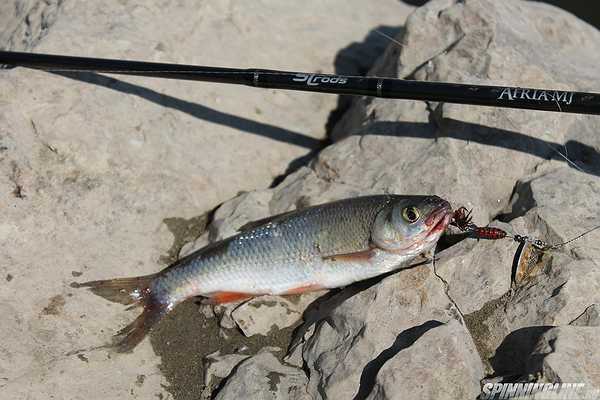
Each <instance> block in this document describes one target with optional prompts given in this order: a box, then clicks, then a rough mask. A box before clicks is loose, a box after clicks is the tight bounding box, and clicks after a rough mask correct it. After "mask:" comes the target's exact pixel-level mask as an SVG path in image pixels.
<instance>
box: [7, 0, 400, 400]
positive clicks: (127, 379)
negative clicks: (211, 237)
mask: <svg viewBox="0 0 600 400" xmlns="http://www.w3.org/2000/svg"><path fill="white" fill-rule="evenodd" d="M0 3H1V4H0V48H3V49H7V48H10V49H13V50H21V51H36V52H41V53H54V54H68V55H80V56H91V57H107V58H126V59H139V60H148V61H164V62H176V63H188V64H200V65H213V66H230V67H241V68H244V67H258V68H261V67H262V68H276V69H290V70H306V71H316V70H321V71H324V72H333V71H334V70H335V69H336V68H338V67H339V65H337V64H338V63H339V62H342V63H345V64H346V66H347V67H349V66H353V65H355V63H354V62H353V61H352V58H351V57H350V58H348V57H342V56H343V55H344V54H345V55H348V56H350V55H353V54H356V51H361V54H363V55H364V59H363V60H362V61H361V63H365V62H366V63H367V64H370V62H369V59H370V60H371V61H372V60H373V58H374V57H375V56H374V55H373V51H375V52H376V51H378V49H379V50H380V49H381V46H382V44H385V43H386V39H385V38H382V37H379V36H377V35H376V36H377V37H379V39H378V40H376V43H377V45H376V46H375V47H371V45H370V44H369V45H366V44H365V43H364V39H365V38H366V37H373V35H372V32H371V31H372V30H373V29H374V28H376V27H379V28H382V29H383V30H386V31H389V29H390V28H391V27H393V26H396V25H401V24H402V23H403V21H404V17H405V15H406V13H407V12H408V11H409V10H410V9H411V7H407V6H405V5H404V4H403V3H401V2H398V1H396V0H386V1H385V2H382V3H380V4H379V5H378V6H377V7H364V4H363V3H362V2H358V1H357V2H355V3H349V2H347V1H334V2H331V3H327V4H326V5H323V4H322V2H316V1H312V2H310V1H309V2H302V3H293V4H292V3H285V4H284V3H280V2H276V1H271V0H264V1H263V0H261V1H258V2H236V1H223V2H198V1H194V0H183V1H158V0H152V1H118V0H99V1H93V2H78V1H62V0H8V1H3V2H0ZM357 7H360V10H361V12H359V13H356V11H355V10H356V9H357ZM333 20H334V21H335V23H332V21H333ZM317 28H318V29H317ZM350 46H353V47H352V48H350ZM356 47H358V49H356ZM366 47H369V49H370V50H368V51H365V48H366ZM361 49H362V50H361ZM340 57H341V58H343V60H341V59H338V58H340ZM336 106H337V104H336V97H335V96H326V95H320V94H315V93H313V94H308V93H294V92H284V91H271V90H264V91H263V90H259V89H254V88H249V87H240V86H228V85H222V84H210V83H206V84H205V83H198V82H196V83H193V82H177V81H174V80H165V79H151V78H132V77H123V76H120V77H119V76H111V77H108V76H101V75H93V74H88V75H85V74H81V75H70V76H69V77H67V76H63V75H57V74H49V73H44V72H41V71H33V70H26V69H21V68H15V69H10V70H1V71H0V208H1V210H2V217H1V218H0V252H1V253H2V255H3V258H2V259H3V262H2V263H0V273H1V274H2V283H1V284H0V304H1V306H0V308H1V309H2V312H3V315H4V317H5V320H4V321H3V323H2V324H1V326H0V335H1V336H2V337H4V338H5V340H3V342H2V343H1V344H0V353H1V354H2V357H0V377H1V378H2V379H0V386H1V390H2V395H3V397H6V398H50V397H55V398H69V399H78V398H84V397H85V398H88V399H95V398H99V399H107V398H124V397H127V396H139V397H140V398H154V397H156V396H158V397H165V398H167V397H168V396H169V394H168V392H167V390H166V389H165V387H169V382H167V380H166V379H165V377H163V375H162V374H161V371H160V368H159V364H160V358H159V357H157V356H156V355H155V353H154V351H153V349H152V346H151V344H150V342H149V341H145V342H144V343H142V344H141V345H140V346H139V347H137V348H136V349H135V351H134V352H133V353H132V354H127V355H123V356H118V357H110V358H109V355H108V353H107V352H106V350H103V349H100V350H93V349H92V348H94V347H97V346H100V345H104V344H106V343H107V342H109V341H110V340H111V336H112V335H113V334H114V333H115V332H116V331H117V330H118V329H120V328H122V327H123V326H125V325H126V324H127V323H129V322H131V320H132V319H133V318H134V317H135V314H136V313H137V311H131V312H126V311H124V310H123V307H121V306H120V305H114V304H109V303H107V302H106V301H104V300H103V299H100V298H98V297H96V296H93V295H92V294H91V293H89V292H87V291H84V290H74V289H72V288H71V287H70V286H69V284H70V283H71V282H72V281H78V282H81V281H86V280H94V279H107V278H112V277H124V276H136V275H144V274H148V273H153V272H156V271H159V270H161V269H162V268H164V267H165V266H166V265H165V264H166V263H167V262H169V261H172V259H173V258H176V256H177V255H178V253H179V252H180V250H181V246H182V245H183V246H185V244H186V243H182V241H181V238H180V237H175V236H174V233H173V231H171V230H170V227H168V226H167V225H166V224H165V223H163V221H165V220H169V221H175V222H177V221H179V222H180V223H181V224H184V225H186V224H188V223H189V222H190V220H193V218H195V217H197V216H200V215H203V214H204V213H206V212H208V211H210V210H212V209H214V208H215V207H216V206H217V205H219V204H220V203H222V202H223V201H225V200H227V199H230V198H231V197H233V196H234V195H236V194H237V193H239V192H241V191H248V190H254V189H263V188H267V187H269V186H270V185H271V183H272V182H273V179H274V178H275V177H277V176H279V175H281V174H284V173H285V172H286V170H287V168H288V165H289V164H290V163H292V162H293V161H294V160H296V159H298V158H300V157H304V156H306V155H307V154H308V153H309V152H311V151H313V150H315V149H317V148H319V147H320V146H321V144H322V142H321V140H322V139H324V138H325V134H326V128H325V126H326V123H327V120H328V117H329V114H330V112H331V111H332V110H333V109H335V108H336ZM294 165H297V164H294ZM250 217H254V215H250ZM175 231H177V230H176V229H175ZM192 239H193V238H190V239H189V240H192ZM189 250H190V248H189V246H186V247H185V248H184V251H189ZM75 275H76V276H75ZM5 278H6V279H5ZM44 310H47V311H49V312H46V311H44ZM216 334H217V333H216V332H215V335H216ZM82 349H83V350H82ZM79 350H81V351H79ZM138 375H144V376H145V378H144V379H143V380H140V381H143V382H142V383H141V384H140V385H137V384H136V382H137V379H138ZM73 382H76V384H73ZM182 390H185V389H182Z"/></svg>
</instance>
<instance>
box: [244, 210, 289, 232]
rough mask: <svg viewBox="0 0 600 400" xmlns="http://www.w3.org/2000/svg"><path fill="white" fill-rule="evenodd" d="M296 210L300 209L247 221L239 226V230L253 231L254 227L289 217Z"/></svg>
mask: <svg viewBox="0 0 600 400" xmlns="http://www.w3.org/2000/svg"><path fill="white" fill-rule="evenodd" d="M296 212H298V210H294V211H287V212H284V213H281V214H276V215H271V216H270V217H266V218H262V219H257V220H256V221H250V222H247V223H245V224H244V225H242V226H240V227H239V228H238V232H247V231H251V230H252V229H255V228H258V227H259V226H263V225H267V224H268V223H276V222H277V221H279V220H281V219H282V218H284V217H287V216H288V215H291V214H294V213H296Z"/></svg>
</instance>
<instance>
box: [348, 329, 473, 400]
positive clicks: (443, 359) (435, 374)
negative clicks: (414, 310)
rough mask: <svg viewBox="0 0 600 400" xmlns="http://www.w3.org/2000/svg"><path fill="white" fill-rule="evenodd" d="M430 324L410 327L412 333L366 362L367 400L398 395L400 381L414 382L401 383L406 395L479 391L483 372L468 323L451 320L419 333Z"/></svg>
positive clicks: (420, 396) (432, 396)
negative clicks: (465, 325) (368, 391)
mask: <svg viewBox="0 0 600 400" xmlns="http://www.w3.org/2000/svg"><path fill="white" fill-rule="evenodd" d="M430 326H431V325H430ZM427 327H428V326H427V325H426V324H423V325H420V326H416V327H413V328H410V329H409V330H408V331H410V334H408V335H404V333H406V332H407V331H404V332H403V333H401V334H400V335H398V337H397V338H396V341H394V343H393V345H392V346H391V347H390V348H388V349H386V350H387V351H386V350H384V351H383V352H382V353H380V354H379V355H378V356H377V358H375V359H374V360H373V361H372V363H369V364H367V366H366V367H365V369H364V370H363V375H362V376H361V378H362V377H364V378H365V379H364V380H362V379H361V386H360V388H359V398H360V394H361V389H363V388H365V389H364V391H363V393H366V392H367V389H368V388H369V386H370V385H372V384H373V383H374V386H373V388H372V389H371V392H370V394H369V396H368V397H367V398H369V399H392V398H398V397H399V388H398V384H399V382H414V383H415V384H410V385H403V387H402V390H401V393H402V394H401V397H402V398H413V399H424V398H429V399H467V398H476V397H477V396H478V395H479V394H480V393H481V390H480V386H479V379H478V377H481V376H482V370H481V367H480V362H481V361H480V359H479V356H478V354H477V352H476V351H475V349H474V346H473V342H472V340H471V338H470V336H469V335H468V333H467V331H466V330H465V327H464V326H463V325H462V324H461V323H460V322H458V321H457V320H455V319H453V320H450V321H449V322H448V323H446V324H443V325H440V326H438V327H436V328H434V329H430V330H427V331H426V332H424V333H423V332H419V329H423V328H427ZM420 334H422V336H420V337H419V335H420ZM411 336H412V337H411ZM414 339H417V340H416V341H415V342H414V344H412V345H410V346H409V347H406V348H403V349H402V350H400V352H398V353H397V354H395V355H394V356H393V357H391V358H390V355H392V354H393V353H394V352H395V351H396V350H397V349H398V348H402V347H404V346H405V345H406V344H408V343H407V342H409V343H410V342H411V340H414ZM432 349H435V350H433V351H432ZM388 358H390V359H389V361H387V360H388ZM386 361H387V362H386ZM372 374H376V377H374V376H373V375H372ZM373 379H374V382H373ZM417 382H422V384H416V383H417ZM363 383H364V385H363Z"/></svg>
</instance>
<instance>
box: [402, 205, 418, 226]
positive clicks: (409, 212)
mask: <svg viewBox="0 0 600 400" xmlns="http://www.w3.org/2000/svg"><path fill="white" fill-rule="evenodd" d="M420 216H421V214H420V212H419V209H418V208H417V207H415V206H408V207H405V208H404V209H403V210H402V218H404V220H405V221H406V222H408V223H409V224H413V223H415V222H417V220H418V219H419V217H420Z"/></svg>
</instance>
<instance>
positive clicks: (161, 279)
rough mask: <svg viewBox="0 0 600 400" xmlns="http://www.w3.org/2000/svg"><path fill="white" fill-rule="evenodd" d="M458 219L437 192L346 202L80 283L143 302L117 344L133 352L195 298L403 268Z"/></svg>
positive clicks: (331, 283) (299, 288)
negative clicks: (145, 271)
mask: <svg viewBox="0 0 600 400" xmlns="http://www.w3.org/2000/svg"><path fill="white" fill-rule="evenodd" d="M451 218H452V209H451V207H450V204H449V203H448V202H447V201H446V200H443V199H441V198H439V197H437V196H400V195H376V196H365V197H357V198H351V199H346V200H339V201H335V202H332V203H327V204H322V205H318V206H314V207H309V208H306V209H303V210H300V211H293V212H289V213H285V214H281V215H277V216H274V217H270V218H267V219H264V220H261V221H257V222H255V223H251V224H248V225H246V226H244V227H242V228H241V229H240V233H238V234H237V235H234V236H232V237H229V238H227V239H224V240H222V241H219V242H216V243H213V244H210V245H208V246H206V247H204V248H202V249H200V250H198V251H196V252H194V253H192V254H190V255H189V256H187V257H185V258H183V259H181V260H179V261H177V262H176V263H174V264H172V265H171V266H169V267H167V268H165V269H164V270H162V271H160V272H158V273H156V274H152V275H147V276H141V277H135V278H117V279H110V280H101V281H92V282H86V283H82V284H80V285H79V286H83V287H89V288H90V290H92V291H93V292H94V293H95V294H97V295H99V296H102V297H104V298H106V299H108V300H110V301H114V302H118V303H121V304H127V305H139V306H142V307H143V312H142V314H141V315H140V316H139V317H138V318H137V319H136V320H135V321H133V322H132V323H131V324H130V325H128V326H126V327H125V328H124V329H122V330H121V331H120V332H119V333H118V334H117V338H116V340H115V343H114V345H115V347H116V350H117V351H130V350H131V349H133V348H134V347H135V346H136V345H137V344H138V343H139V342H140V341H142V339H143V338H144V336H145V335H146V333H148V331H149V330H150V329H151V328H152V326H153V325H155V324H156V323H157V322H158V321H159V320H160V318H161V317H162V316H164V315H165V314H166V313H168V312H169V311H170V310H172V309H173V307H175V306H176V305H177V304H178V303H180V302H182V301H184V300H185V299H188V298H190V297H196V296H204V297H207V298H208V301H210V302H212V303H213V304H220V303H226V302H230V301H237V300H241V299H245V298H249V297H253V296H259V295H264V294H272V295H289V294H297V293H303V292H307V291H311V290H320V289H329V288H336V287H341V286H346V285H348V284H351V283H353V282H356V281H360V280H364V279H368V278H371V277H374V276H377V275H381V274H383V273H386V272H389V271H392V270H395V269H399V268H402V267H403V266H406V264H407V263H408V262H409V261H411V260H413V259H414V258H416V257H417V256H419V255H420V254H422V253H424V252H427V251H428V250H431V249H432V248H433V247H434V246H435V244H436V242H437V241H438V239H439V238H440V236H441V234H442V233H443V232H444V230H445V229H446V227H447V226H448V224H449V222H450V220H451Z"/></svg>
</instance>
